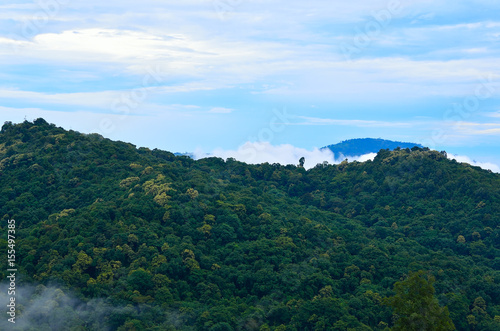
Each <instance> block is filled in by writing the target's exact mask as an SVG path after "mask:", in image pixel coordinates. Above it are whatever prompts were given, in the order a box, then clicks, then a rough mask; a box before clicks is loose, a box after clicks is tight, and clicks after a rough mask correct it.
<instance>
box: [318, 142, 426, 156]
mask: <svg viewBox="0 0 500 331" xmlns="http://www.w3.org/2000/svg"><path fill="white" fill-rule="evenodd" d="M413 147H420V148H423V147H424V146H422V145H420V144H414V143H404V142H400V141H392V140H385V139H380V138H378V139H373V138H358V139H349V140H344V141H342V142H340V143H338V144H334V145H328V146H325V147H323V148H321V149H329V150H331V151H332V152H333V154H334V155H336V156H340V155H344V156H357V155H364V154H368V153H378V151H380V150H381V149H389V150H394V149H396V148H401V149H404V148H410V149H411V148H413Z"/></svg>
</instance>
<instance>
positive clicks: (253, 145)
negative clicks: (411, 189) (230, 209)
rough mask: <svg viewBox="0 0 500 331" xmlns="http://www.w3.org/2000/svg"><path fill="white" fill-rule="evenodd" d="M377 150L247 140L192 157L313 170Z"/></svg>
mask: <svg viewBox="0 0 500 331" xmlns="http://www.w3.org/2000/svg"><path fill="white" fill-rule="evenodd" d="M376 155H377V153H368V154H364V155H342V154H338V155H334V153H333V152H332V151H330V150H329V149H319V148H317V147H315V148H313V149H312V150H307V149H305V148H300V147H295V146H293V145H290V144H283V145H272V144H271V143H269V142H249V141H248V142H246V143H244V144H243V145H241V146H239V147H238V149H236V150H225V149H220V148H219V149H215V150H214V151H212V152H211V153H205V152H203V151H202V150H199V149H198V150H195V152H194V153H193V158H194V159H196V160H198V159H201V158H205V157H213V156H215V157H220V158H222V159H224V160H225V159H228V158H234V159H236V160H238V161H241V162H245V163H250V164H260V163H265V162H268V163H271V164H272V163H279V164H282V165H287V164H293V165H298V164H299V160H300V158H302V157H304V158H305V163H304V168H306V169H311V168H313V167H315V166H316V165H317V164H318V163H324V162H328V163H329V164H338V163H340V162H342V161H344V160H345V159H347V160H348V161H349V162H352V161H358V162H365V161H368V160H373V159H374V158H375V156H376ZM448 158H449V159H455V160H456V161H457V162H465V163H468V164H471V165H473V166H479V167H481V168H483V169H487V170H491V171H493V172H496V173H500V167H499V166H498V165H496V164H494V163H483V162H476V161H474V160H472V159H470V158H469V157H467V156H461V155H448Z"/></svg>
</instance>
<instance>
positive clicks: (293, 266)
mask: <svg viewBox="0 0 500 331" xmlns="http://www.w3.org/2000/svg"><path fill="white" fill-rule="evenodd" d="M0 190H1V193H2V194H0V215H3V216H2V221H1V223H0V230H1V231H2V233H4V234H5V233H7V232H6V229H7V220H8V219H15V220H16V248H17V251H16V261H17V262H18V270H19V275H20V276H22V277H20V280H19V282H20V283H19V286H22V285H25V286H27V285H28V284H30V283H31V284H35V285H37V284H45V285H47V284H53V283H57V284H61V286H63V287H64V288H70V289H71V290H72V291H74V293H75V295H76V296H78V297H80V298H82V299H83V300H86V301H87V302H93V301H92V300H107V301H106V302H110V303H113V305H115V306H116V307H117V309H116V311H114V312H113V313H112V314H110V315H109V318H106V321H105V323H106V325H105V326H103V328H109V329H111V330H117V329H119V328H121V329H122V330H127V329H130V330H132V329H134V328H135V329H138V330H139V329H140V330H210V329H211V328H214V329H233V330H259V329H262V330H348V329H352V330H369V329H372V330H383V329H384V328H386V327H387V326H389V325H392V324H394V323H393V320H392V312H393V311H392V310H391V308H390V307H389V306H387V305H382V304H381V301H382V298H384V297H388V296H391V295H393V294H394V292H392V289H393V286H394V284H395V283H397V284H398V285H396V296H395V298H402V297H404V296H407V298H417V299H418V300H416V301H412V302H414V304H417V303H419V304H420V307H421V309H423V310H422V311H421V312H416V314H418V315H419V316H423V317H422V318H423V319H424V320H425V319H432V318H437V316H446V311H445V310H444V308H441V307H442V306H446V307H448V309H449V316H450V318H451V320H452V321H453V324H454V325H455V326H456V328H457V329H459V330H496V329H498V323H499V322H498V318H497V317H498V316H500V240H499V237H500V227H499V226H498V219H499V218H500V176H499V175H498V174H494V173H491V172H489V171H485V170H482V169H479V168H477V167H472V166H470V165H466V164H460V163H457V162H456V161H449V160H448V159H447V158H446V157H445V155H444V153H439V152H436V151H430V150H428V149H423V148H418V147H415V148H412V149H411V150H410V149H396V150H394V151H389V150H381V151H380V152H379V153H378V154H377V156H376V158H375V159H374V160H373V161H368V162H363V163H359V162H350V163H349V162H347V161H345V162H343V163H341V164H339V165H327V164H320V165H318V166H317V167H315V168H313V169H310V170H307V171H306V170H305V169H304V168H302V167H300V166H295V165H287V166H282V165H278V164H267V163H264V164H259V165H248V164H245V163H242V162H238V161H236V160H232V159H228V160H226V161H224V160H222V159H219V158H206V159H201V160H197V161H195V160H192V159H190V158H188V157H184V156H175V155H173V154H172V153H169V152H164V151H160V150H149V149H147V148H139V149H137V148H136V147H135V146H133V145H131V144H127V143H123V142H112V141H110V140H108V139H105V138H103V137H101V136H99V135H96V134H91V135H84V134H80V133H78V132H74V131H65V130H63V129H61V128H57V127H55V126H54V125H50V124H47V123H46V122H45V121H44V120H36V121H35V122H33V123H31V122H27V121H26V122H24V123H22V124H17V125H14V124H12V123H5V124H4V126H3V127H2V132H1V133H0ZM7 245H8V242H7V240H6V237H0V249H1V250H2V251H4V252H5V251H6V250H7ZM6 263H7V261H6V254H4V255H0V264H2V265H6ZM421 269H422V270H427V271H428V272H430V273H432V274H433V275H434V276H435V282H434V279H428V278H425V277H423V275H420V276H418V277H417V278H409V279H407V280H406V281H402V282H398V280H399V279H400V277H402V276H403V275H405V274H409V273H410V275H412V276H410V277H415V276H414V275H415V274H411V272H413V271H417V270H421ZM417 275H418V274H417ZM6 276H7V273H6V271H5V269H3V270H0V277H3V279H5V277H6ZM410 279H411V281H410ZM412 282H414V283H415V284H420V285H419V286H420V287H422V291H424V289H425V291H424V292H419V291H414V290H412V291H409V290H408V289H409V288H412V286H411V284H412ZM413 288H414V289H415V287H413ZM397 289H400V290H401V291H402V292H397ZM432 289H434V290H435V292H434V291H433V290H432ZM398 293H399V294H398ZM431 294H432V295H431ZM436 298H437V300H438V302H439V304H437V301H436ZM394 300H396V299H394ZM26 302H27V303H28V302H29V300H27V301H26ZM398 307H401V309H402V308H404V307H406V305H405V304H401V305H398ZM394 309H396V307H394ZM397 309H399V308H397ZM405 309H406V308H405ZM409 310H410V309H409V308H408V309H407V310H406V312H409ZM397 314H398V315H399V316H400V317H401V318H400V319H399V321H400V322H399V323H402V322H403V321H404V320H405V319H404V318H407V319H408V321H410V322H412V321H416V320H418V318H416V319H413V317H411V316H412V315H411V314H409V315H404V314H403V313H402V312H399V313H397ZM417 317H418V316H417ZM419 318H420V317H419ZM444 319H446V318H444ZM70 321H71V322H68V323H69V324H68V325H65V326H64V327H65V328H66V329H71V327H75V328H76V327H83V326H82V325H83V324H82V323H80V322H79V321H80V320H79V319H77V318H73V319H70ZM79 323H80V324H79ZM445 324H446V323H445ZM446 325H448V324H446ZM444 327H445V326H444Z"/></svg>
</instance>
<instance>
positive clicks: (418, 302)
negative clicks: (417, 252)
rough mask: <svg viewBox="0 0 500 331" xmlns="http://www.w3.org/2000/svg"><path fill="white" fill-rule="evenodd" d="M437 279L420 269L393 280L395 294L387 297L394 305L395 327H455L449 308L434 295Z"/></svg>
mask: <svg viewBox="0 0 500 331" xmlns="http://www.w3.org/2000/svg"><path fill="white" fill-rule="evenodd" d="M434 282H435V278H434V277H433V276H429V275H427V277H426V275H425V272H424V271H422V270H420V271H418V272H413V273H410V275H409V276H408V278H407V279H405V280H403V281H400V282H396V283H395V284H394V291H395V292H396V294H395V295H394V296H392V297H389V298H386V299H385V300H384V303H385V304H387V305H389V306H391V307H392V308H393V311H394V316H395V317H396V322H395V324H394V328H393V329H394V330H408V331H412V330H415V331H417V330H455V326H454V325H453V322H452V321H451V319H450V316H449V312H448V308H447V307H440V306H439V303H438V300H437V298H436V297H435V296H434V293H435V289H434V286H433V283H434Z"/></svg>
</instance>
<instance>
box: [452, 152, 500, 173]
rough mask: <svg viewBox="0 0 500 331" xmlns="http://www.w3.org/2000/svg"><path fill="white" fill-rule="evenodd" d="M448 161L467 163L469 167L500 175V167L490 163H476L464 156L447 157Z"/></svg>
mask: <svg viewBox="0 0 500 331" xmlns="http://www.w3.org/2000/svg"><path fill="white" fill-rule="evenodd" d="M448 159H450V160H456V161H457V162H461V163H468V164H470V165H473V166H476V167H480V168H482V169H486V170H491V171H493V172H496V173H500V166H498V165H497V164H494V163H491V162H477V161H476V160H472V159H471V158H470V157H468V156H465V155H448Z"/></svg>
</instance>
